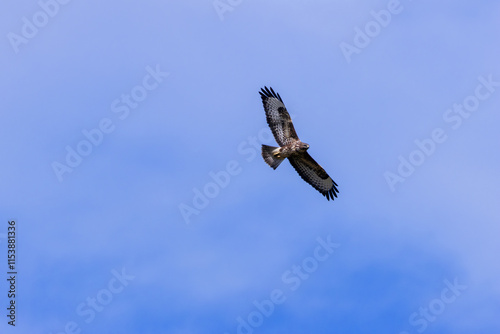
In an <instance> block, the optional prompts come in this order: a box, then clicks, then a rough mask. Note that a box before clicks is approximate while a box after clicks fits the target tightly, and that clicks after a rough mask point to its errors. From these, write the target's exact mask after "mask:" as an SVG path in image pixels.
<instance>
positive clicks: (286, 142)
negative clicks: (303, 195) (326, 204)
mask: <svg viewBox="0 0 500 334" xmlns="http://www.w3.org/2000/svg"><path fill="white" fill-rule="evenodd" d="M259 94H260V96H261V97H262V104H263V105H264V110H265V111H266V119H267V124H269V127H270V128H271V131H272V133H273V135H274V138H275V139H276V142H277V143H278V144H279V145H280V147H274V146H267V145H262V157H263V158H264V160H265V161H266V163H267V164H268V165H269V166H271V167H272V168H273V169H276V168H277V167H278V166H279V165H280V164H281V162H282V161H283V160H285V158H288V161H290V164H291V165H292V166H293V168H295V170H296V171H297V173H299V175H300V177H302V179H304V181H306V182H307V183H309V184H310V185H311V186H313V187H314V188H315V189H316V190H317V191H319V192H320V193H321V194H322V195H323V196H325V197H326V199H327V200H330V199H332V200H333V199H334V197H337V193H338V192H339V191H338V189H337V187H338V185H337V184H336V183H335V181H333V180H332V178H331V177H330V176H328V174H327V173H326V172H325V170H324V169H323V167H321V166H320V165H319V164H318V163H317V162H316V161H314V159H313V158H312V157H311V156H310V155H309V153H307V149H308V148H309V145H308V144H306V143H303V142H301V141H300V139H299V137H298V136H297V133H296V132H295V129H294V127H293V124H292V119H291V118H290V114H289V113H288V111H286V108H285V105H284V104H283V100H282V99H281V97H280V95H279V94H277V93H275V92H274V90H273V89H272V88H267V87H264V88H262V89H261V91H260V92H259Z"/></svg>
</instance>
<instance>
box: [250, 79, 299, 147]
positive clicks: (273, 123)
mask: <svg viewBox="0 0 500 334" xmlns="http://www.w3.org/2000/svg"><path fill="white" fill-rule="evenodd" d="M259 94H260V96H261V97H262V104H263V105H264V110H265V111H266V119H267V124H269V127H270V128H271V132H272V133H273V135H274V138H275V139H276V142H277V143H278V144H279V145H280V146H285V145H288V144H291V143H292V142H295V141H296V140H298V139H299V137H298V136H297V133H296V132H295V128H294V127H293V123H292V118H291V117H290V114H289V113H288V111H287V110H286V108H285V105H284V104H283V100H282V99H281V97H280V95H279V94H276V93H275V92H274V90H273V89H272V88H267V87H264V88H262V89H261V91H260V92H259Z"/></svg>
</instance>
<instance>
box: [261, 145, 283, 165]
mask: <svg viewBox="0 0 500 334" xmlns="http://www.w3.org/2000/svg"><path fill="white" fill-rule="evenodd" d="M278 152H279V147H274V146H267V145H262V157H263V158H264V161H265V162H266V163H267V164H268V165H269V166H271V167H272V168H273V169H276V168H278V166H279V165H280V164H281V163H282V162H283V160H285V158H278V157H276V154H277V153H278Z"/></svg>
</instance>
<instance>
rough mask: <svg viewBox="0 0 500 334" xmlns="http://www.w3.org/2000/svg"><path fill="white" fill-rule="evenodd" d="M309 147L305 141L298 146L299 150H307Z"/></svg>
mask: <svg viewBox="0 0 500 334" xmlns="http://www.w3.org/2000/svg"><path fill="white" fill-rule="evenodd" d="M308 148H309V144H306V143H300V146H299V150H300V151H303V152H305V151H307V149H308Z"/></svg>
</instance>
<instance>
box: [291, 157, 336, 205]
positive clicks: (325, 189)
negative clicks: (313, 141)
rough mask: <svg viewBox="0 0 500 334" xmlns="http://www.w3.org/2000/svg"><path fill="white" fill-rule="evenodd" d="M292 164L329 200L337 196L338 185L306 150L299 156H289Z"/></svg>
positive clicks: (305, 179)
mask: <svg viewBox="0 0 500 334" xmlns="http://www.w3.org/2000/svg"><path fill="white" fill-rule="evenodd" d="M288 160H289V161H290V164H291V165H292V166H293V168H295V170H296V171H297V173H299V175H300V177H301V178H302V179H303V180H304V181H306V182H307V183H309V184H310V185H311V186H313V187H314V188H315V189H316V190H318V191H319V192H320V193H321V194H322V195H323V196H325V197H326V199H327V200H330V199H332V200H333V199H334V197H337V193H338V192H339V191H338V189H337V187H338V185H337V184H336V183H335V181H333V180H332V178H331V177H330V176H328V174H327V173H326V171H325V170H324V169H323V167H321V166H320V165H319V164H318V163H317V162H316V161H314V159H313V158H312V157H311V156H310V155H309V153H307V152H305V153H304V154H301V155H299V156H293V157H289V158H288Z"/></svg>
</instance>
